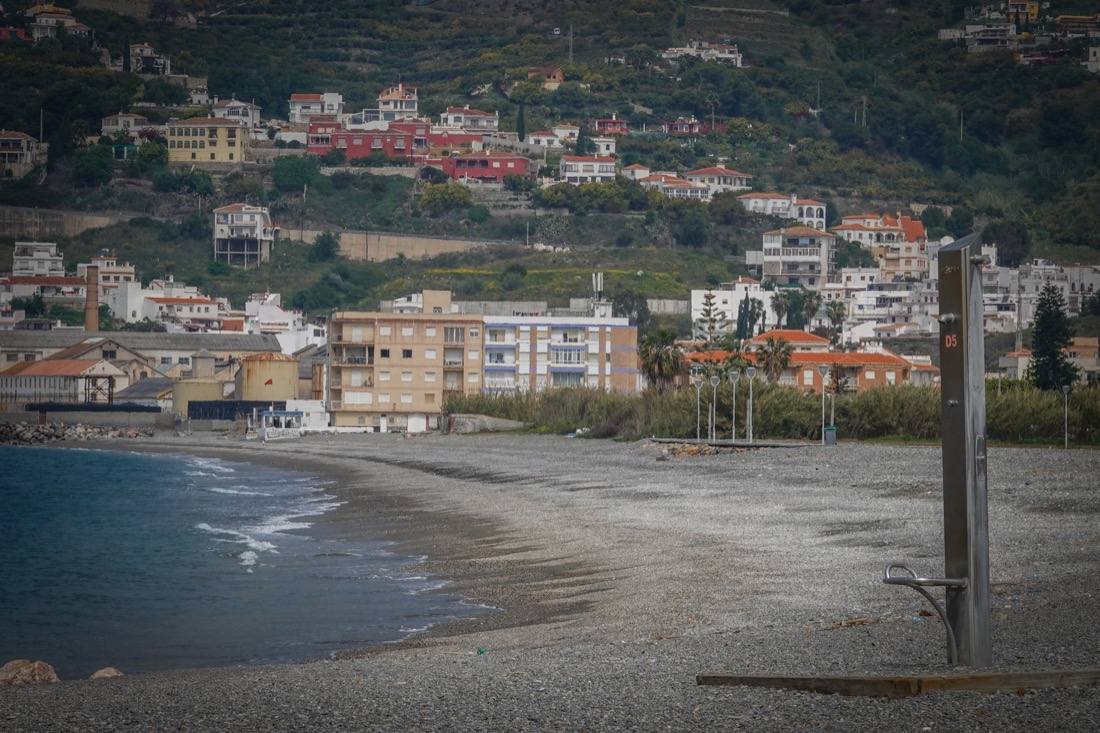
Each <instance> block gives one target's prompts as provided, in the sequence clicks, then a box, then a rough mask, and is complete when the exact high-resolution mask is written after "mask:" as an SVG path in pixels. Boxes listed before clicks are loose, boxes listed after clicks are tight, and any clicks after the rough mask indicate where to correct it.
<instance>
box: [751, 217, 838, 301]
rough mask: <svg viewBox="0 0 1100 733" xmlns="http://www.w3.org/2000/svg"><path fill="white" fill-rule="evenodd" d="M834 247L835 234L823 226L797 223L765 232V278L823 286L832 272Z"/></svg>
mask: <svg viewBox="0 0 1100 733" xmlns="http://www.w3.org/2000/svg"><path fill="white" fill-rule="evenodd" d="M835 249H836V237H834V236H833V235H832V234H829V233H828V232H823V231H821V230H820V229H811V228H810V227H804V226H794V227H785V228H783V229H773V230H772V231H770V232H764V257H763V260H764V261H763V266H762V271H763V275H764V279H765V280H770V281H771V282H774V283H776V284H778V285H801V286H802V287H804V288H807V289H809V290H820V289H821V288H823V287H824V286H825V284H826V283H827V282H829V279H830V277H831V276H832V274H833V257H834V253H835Z"/></svg>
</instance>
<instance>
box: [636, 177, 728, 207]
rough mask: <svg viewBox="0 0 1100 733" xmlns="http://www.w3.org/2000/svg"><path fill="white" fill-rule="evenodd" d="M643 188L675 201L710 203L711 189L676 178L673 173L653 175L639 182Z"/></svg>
mask: <svg viewBox="0 0 1100 733" xmlns="http://www.w3.org/2000/svg"><path fill="white" fill-rule="evenodd" d="M638 183H639V184H641V186H642V187H643V188H651V189H653V190H655V191H660V192H661V193H663V194H664V195H665V196H668V197H669V198H673V199H693V200H695V201H709V200H710V195H711V192H710V189H709V188H707V187H706V186H704V185H702V184H701V183H692V182H691V181H689V180H687V179H685V178H680V177H679V176H674V175H672V174H671V173H653V174H651V175H648V176H646V177H645V178H642V179H640V180H639V181H638Z"/></svg>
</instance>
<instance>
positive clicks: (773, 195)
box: [737, 191, 791, 200]
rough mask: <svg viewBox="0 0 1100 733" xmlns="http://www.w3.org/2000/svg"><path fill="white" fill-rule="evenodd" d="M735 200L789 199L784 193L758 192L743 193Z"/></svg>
mask: <svg viewBox="0 0 1100 733" xmlns="http://www.w3.org/2000/svg"><path fill="white" fill-rule="evenodd" d="M737 198H739V199H783V200H789V199H790V198H791V197H790V196H788V195H787V194H785V193H771V192H765V191H760V192H758V193H743V194H741V195H740V196H738V197H737Z"/></svg>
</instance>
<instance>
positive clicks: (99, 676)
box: [88, 667, 122, 680]
mask: <svg viewBox="0 0 1100 733" xmlns="http://www.w3.org/2000/svg"><path fill="white" fill-rule="evenodd" d="M121 676H122V672H120V671H118V670H117V669H115V668H114V667H104V668H103V669H99V670H96V671H95V672H93V673H92V676H91V677H89V678H88V679H90V680H105V679H110V678H111V677H121Z"/></svg>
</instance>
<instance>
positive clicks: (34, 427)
mask: <svg viewBox="0 0 1100 733" xmlns="http://www.w3.org/2000/svg"><path fill="white" fill-rule="evenodd" d="M152 435H153V430H152V428H122V427H102V426H97V425H81V424H79V423H66V424H65V425H62V424H60V423H47V424H45V425H38V424H36V423H29V422H17V423H0V445H35V444H40V443H53V442H57V441H62V440H64V441H84V440H114V439H117V438H130V439H133V438H140V437H150V436H152Z"/></svg>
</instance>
